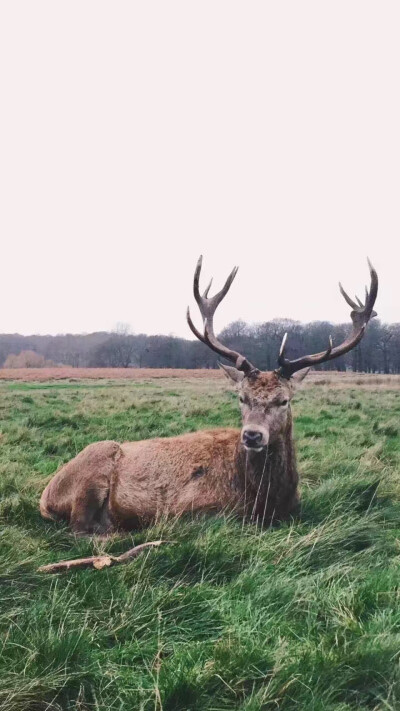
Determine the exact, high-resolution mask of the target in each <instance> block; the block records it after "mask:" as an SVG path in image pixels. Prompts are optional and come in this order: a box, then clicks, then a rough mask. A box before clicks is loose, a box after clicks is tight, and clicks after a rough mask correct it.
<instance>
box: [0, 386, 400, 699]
mask: <svg viewBox="0 0 400 711" xmlns="http://www.w3.org/2000/svg"><path fill="white" fill-rule="evenodd" d="M147 376H148V374H146V377H145V378H144V379H142V380H140V379H138V380H133V381H129V380H118V381H114V382H112V381H109V380H102V381H95V380H92V381H86V380H82V381H76V382H71V381H68V380H65V381H53V382H49V383H35V382H22V381H18V382H17V381H16V382H14V381H7V382H4V381H3V382H0V492H1V502H0V523H1V531H0V586H1V592H0V621H1V622H0V624H1V628H0V657H1V658H0V708H1V710H2V711H28V710H29V711H45V709H48V710H49V711H55V710H57V709H58V710H59V709H62V710H64V709H65V710H67V709H68V710H72V709H76V710H80V711H85V710H87V711H89V709H98V710H101V711H106V710H108V709H110V710H112V711H117V710H118V711H122V710H123V711H130V710H132V711H136V710H137V711H161V710H163V711H202V710H203V709H204V710H207V711H220V710H221V711H222V710H229V709H241V710H242V711H259V710H261V709H263V710H264V709H265V710H267V709H268V710H269V709H271V710H272V709H283V710H288V711H289V710H292V709H301V710H304V711H322V710H323V711H350V710H353V709H354V710H355V709H361V710H363V709H364V710H367V709H375V710H376V711H377V710H381V711H387V710H394V709H400V668H399V661H400V566H399V563H400V559H399V554H400V437H399V434H400V388H399V379H396V378H386V379H384V378H379V377H378V378H377V377H375V376H371V378H367V377H365V376H364V377H361V376H360V377H358V380H357V378H356V377H354V378H353V379H351V378H343V377H341V378H338V379H335V377H334V376H332V375H329V377H325V378H323V377H319V379H318V378H317V379H315V378H314V380H313V381H311V385H308V386H306V387H304V389H303V390H302V391H300V392H299V394H298V396H297V398H296V400H295V402H294V405H293V408H294V414H295V430H296V439H297V450H298V460H299V469H300V472H301V476H302V511H301V515H300V517H299V520H298V521H296V522H294V523H292V524H291V525H289V524H288V525H284V526H281V527H280V528H276V529H271V530H266V531H260V530H259V529H257V528H256V527H255V526H253V525H248V524H244V525H243V523H242V522H241V521H236V520H234V519H232V518H231V519H229V518H226V517H224V516H222V515H221V516H218V517H215V518H197V519H193V518H191V517H188V518H183V519H180V520H177V521H176V520H175V521H167V522H162V523H160V524H158V525H157V526H156V527H154V528H152V529H151V530H147V531H144V532H141V533H138V534H134V542H135V543H140V542H142V541H144V540H147V539H149V540H152V539H155V538H159V537H164V538H167V539H168V540H170V541H172V542H173V544H172V545H169V546H165V547H162V548H160V549H158V550H156V551H152V552H150V553H148V554H145V555H143V556H142V557H141V558H138V559H137V560H136V561H134V562H132V563H131V564H129V565H127V566H123V567H117V568H112V569H109V570H108V569H105V570H102V571H93V570H88V571H77V572H75V573H72V574H70V575H64V576H61V575H58V576H57V575H56V576H44V575H40V574H38V573H37V572H36V568H37V567H38V566H39V565H42V564H45V563H48V562H52V561H56V560H60V559H62V558H72V557H75V556H76V557H78V556H81V555H91V554H92V553H97V552H100V551H108V552H114V553H116V552H122V551H123V550H126V549H127V548H128V547H130V546H131V545H132V544H133V543H132V541H133V536H129V535H125V536H115V537H113V538H112V539H110V540H109V541H107V542H104V541H101V542H100V541H96V540H89V539H74V537H73V536H71V534H70V533H69V532H68V529H67V528H66V527H65V526H63V525H61V524H59V525H56V524H51V523H49V522H46V521H44V520H42V519H41V518H40V515H39V512H38V499H39V496H40V493H41V491H42V489H43V487H44V485H45V483H46V482H47V481H48V479H49V477H50V475H51V474H52V473H53V472H54V471H55V470H56V469H57V467H58V466H59V465H60V464H61V463H62V462H65V461H67V460H68V459H70V458H71V457H73V456H74V455H75V454H76V453H77V452H78V451H79V450H80V449H82V448H83V447H84V446H85V445H87V444H88V443H90V442H92V441H95V440H99V439H116V440H120V441H122V440H129V439H142V438H147V437H153V436H156V435H158V436H159V435H162V436H168V435H174V434H178V433H181V432H186V431H193V430H196V429H200V428H205V427H213V426H221V425H238V424H239V410H238V405H237V402H236V397H235V396H234V395H233V394H232V393H230V391H229V389H228V388H227V386H226V385H225V381H224V380H223V378H222V377H218V378H216V377H214V378H213V379H209V378H207V377H203V378H190V377H186V376H185V377H183V378H176V377H175V378H159V379H151V378H149V377H147Z"/></svg>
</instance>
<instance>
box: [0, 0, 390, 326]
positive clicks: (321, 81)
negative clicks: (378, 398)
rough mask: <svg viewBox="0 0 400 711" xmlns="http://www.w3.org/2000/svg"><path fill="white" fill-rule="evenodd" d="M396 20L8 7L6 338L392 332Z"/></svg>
mask: <svg viewBox="0 0 400 711" xmlns="http://www.w3.org/2000/svg"><path fill="white" fill-rule="evenodd" d="M399 32H400V5H399V3H398V2H397V1H396V2H388V1H385V0H383V1H382V2H376V1H374V2H369V1H367V0H360V1H353V0H345V1H344V0H336V2H325V1H321V0H316V1H315V2H307V1H304V0H302V1H301V2H299V1H298V0H295V1H292V2H290V1H286V2H278V1H275V2H268V1H266V0H262V1H261V2H252V1H248V2H237V1H235V0H199V1H197V0H196V1H194V0H182V1H181V2H176V1H171V0H167V1H166V0H162V1H160V2H156V1H151V0H150V1H148V0H143V1H142V2H132V1H131V0H129V2H125V1H123V0H119V1H118V2H111V1H109V2H102V1H101V0H93V1H89V0H68V2H67V1H63V2H61V1H60V0H49V1H48V2H43V1H40V0H35V2H32V0H28V1H26V2H21V1H19V0H8V1H7V0H3V2H2V3H1V5H0V97H1V99H0V100H1V112H0V200H1V207H0V304H1V308H0V332H20V333H25V334H30V333H65V332H74V333H78V332H89V331H95V330H110V329H112V328H113V327H114V326H115V325H116V323H117V322H126V323H129V324H130V326H131V328H132V330H133V331H134V332H147V333H175V334H177V335H183V336H186V337H190V336H191V334H190V332H189V329H188V327H187V325H186V321H185V310H186V306H187V304H188V303H190V304H191V306H192V314H193V316H196V319H197V323H198V324H199V323H200V319H199V318H197V313H196V308H195V304H194V303H193V298H192V276H193V271H194V267H195V264H196V260H197V257H198V255H199V254H200V253H202V254H203V255H204V267H203V269H204V285H206V282H207V279H208V278H209V277H210V276H211V275H214V277H215V280H214V283H215V285H216V286H218V287H219V285H220V284H222V282H223V280H224V279H225V277H226V275H227V273H228V272H229V271H230V269H231V268H232V267H233V266H234V265H235V264H238V265H239V266H240V270H239V274H238V276H237V277H236V280H235V282H234V285H233V286H232V289H231V292H230V294H229V296H228V297H227V299H226V300H225V302H224V303H223V304H221V306H220V309H219V311H220V313H219V314H218V318H216V327H217V329H220V328H222V327H223V326H225V325H226V324H228V323H229V322H230V321H232V320H236V319H237V318H243V319H245V320H248V321H266V320H269V319H271V318H274V317H278V316H286V317H291V318H295V319H299V320H302V321H309V320H315V319H324V320H331V321H347V320H349V308H348V306H347V305H346V304H345V303H344V301H343V299H342V297H341V296H340V294H339V292H338V288H337V281H338V280H339V279H341V280H342V282H343V284H344V286H345V288H346V289H347V290H348V291H349V293H350V294H351V295H354V293H357V294H358V295H359V296H362V295H363V289H364V284H365V283H366V281H367V280H368V269H367V263H366V256H367V255H368V256H369V257H370V258H371V260H372V262H373V263H374V265H375V266H376V268H377V270H378V273H379V277H380V292H379V295H378V301H377V310H378V312H379V316H380V317H381V318H382V320H384V321H389V322H394V321H400V286H399V285H400V247H399V236H400V207H399V197H400V81H399V78H400V76H399V75H400V42H399Z"/></svg>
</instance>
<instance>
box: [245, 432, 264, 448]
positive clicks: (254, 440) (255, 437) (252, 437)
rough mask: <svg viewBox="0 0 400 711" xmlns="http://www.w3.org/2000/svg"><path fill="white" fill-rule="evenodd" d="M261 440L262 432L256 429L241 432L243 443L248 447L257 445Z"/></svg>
mask: <svg viewBox="0 0 400 711" xmlns="http://www.w3.org/2000/svg"><path fill="white" fill-rule="evenodd" d="M261 440H262V432H258V431H257V430H245V431H244V432H243V443H244V444H245V445H247V446H248V447H258V446H259V445H260V443H261Z"/></svg>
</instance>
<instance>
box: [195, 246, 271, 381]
mask: <svg viewBox="0 0 400 711" xmlns="http://www.w3.org/2000/svg"><path fill="white" fill-rule="evenodd" d="M202 262H203V258H202V257H199V259H198V261H197V265H196V269H195V273H194V279H193V294H194V298H195V299H196V301H197V304H198V306H199V309H200V313H201V317H202V319H203V324H204V335H203V334H202V333H200V331H199V330H198V329H197V328H196V326H195V325H194V323H193V321H192V319H191V316H190V311H189V308H188V310H187V313H186V319H187V322H188V324H189V328H190V329H191V331H192V333H194V335H195V336H196V338H198V339H199V341H201V342H202V343H204V344H205V345H207V346H208V347H209V348H211V349H212V350H213V351H215V352H216V353H218V354H219V355H222V356H224V358H227V359H228V360H230V361H231V362H233V363H234V364H235V366H236V367H237V368H238V369H239V370H242V371H243V372H245V373H246V374H249V373H250V372H258V371H257V368H255V367H254V366H253V365H252V364H251V363H250V361H248V360H247V358H245V357H244V356H242V355H240V353H237V352H236V351H233V350H232V349H230V348H227V347H226V346H224V345H223V344H222V343H220V342H219V341H218V339H217V337H216V336H215V333H214V324H213V319H214V313H215V311H216V308H217V306H218V305H219V304H220V303H221V301H222V299H223V298H224V296H226V294H227V293H228V291H229V289H230V286H231V284H232V282H233V280H234V278H235V276H236V274H237V271H238V267H234V269H232V271H231V273H230V274H229V276H228V278H227V280H226V282H225V284H224V286H223V287H222V289H221V290H220V291H218V292H217V294H215V295H214V296H212V297H210V298H208V292H209V290H210V287H211V284H212V280H211V281H210V283H209V285H208V286H207V288H206V290H205V291H204V293H203V295H202V296H201V294H200V287H199V285H200V273H201V267H202Z"/></svg>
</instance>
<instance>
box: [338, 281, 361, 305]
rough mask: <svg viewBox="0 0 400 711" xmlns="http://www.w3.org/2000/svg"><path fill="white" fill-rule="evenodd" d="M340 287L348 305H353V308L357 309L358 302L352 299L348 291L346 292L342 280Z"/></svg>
mask: <svg viewBox="0 0 400 711" xmlns="http://www.w3.org/2000/svg"><path fill="white" fill-rule="evenodd" d="M339 289H340V293H341V295H342V296H343V298H344V299H345V300H346V301H347V303H348V305H349V306H351V308H352V309H357V308H358V306H357V304H356V302H355V301H353V299H350V296H349V295H348V294H346V292H345V290H344V289H343V287H342V285H341V283H340V282H339Z"/></svg>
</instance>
